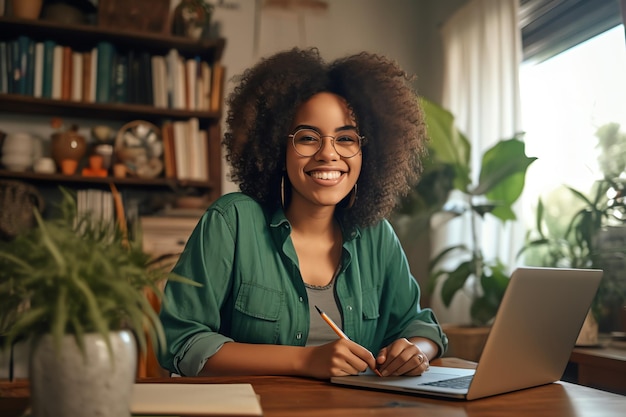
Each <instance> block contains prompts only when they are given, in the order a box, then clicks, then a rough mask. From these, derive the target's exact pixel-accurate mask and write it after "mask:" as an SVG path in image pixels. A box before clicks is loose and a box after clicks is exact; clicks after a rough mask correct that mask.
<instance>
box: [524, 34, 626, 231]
mask: <svg viewBox="0 0 626 417" xmlns="http://www.w3.org/2000/svg"><path fill="white" fill-rule="evenodd" d="M520 81H521V99H522V120H523V128H524V131H525V132H526V136H525V141H526V150H527V154H528V155H531V156H536V157H538V160H537V161H536V162H535V163H534V164H533V165H531V167H530V168H529V171H528V174H527V185H526V188H525V195H524V199H523V201H524V207H523V208H522V213H523V218H524V219H526V222H527V223H529V224H528V225H527V227H532V222H533V221H534V214H535V208H536V202H537V198H538V197H539V196H542V198H545V199H548V200H549V199H550V192H551V191H552V190H554V189H555V188H557V187H559V186H560V185H568V186H571V187H573V188H576V189H579V190H581V191H586V190H589V189H590V187H591V185H592V183H593V181H594V180H597V179H600V178H601V177H602V173H601V171H600V170H599V167H598V162H597V158H598V149H597V144H598V138H597V136H596V133H597V131H598V129H599V128H600V127H601V126H604V125H606V124H608V123H618V124H620V130H621V131H622V132H626V46H625V42H624V26H623V25H619V26H617V27H615V28H613V29H611V30H609V31H607V32H604V33H602V34H600V35H598V36H596V37H594V38H592V39H590V40H588V41H586V42H584V43H582V44H580V45H577V46H575V47H573V48H571V49H568V50H567V51H565V52H563V53H561V54H559V55H557V56H554V57H553V58H551V59H549V60H546V61H544V62H542V63H539V64H536V65H524V66H522V68H521V74H520ZM559 204H567V202H566V201H560V202H559V201H554V198H553V199H552V201H551V207H553V208H556V209H558V205H559Z"/></svg>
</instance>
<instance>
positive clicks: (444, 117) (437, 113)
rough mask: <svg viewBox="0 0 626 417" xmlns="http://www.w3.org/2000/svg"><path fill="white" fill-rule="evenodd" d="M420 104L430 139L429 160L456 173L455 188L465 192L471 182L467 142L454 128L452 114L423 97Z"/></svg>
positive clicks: (469, 148) (468, 144) (469, 146)
mask: <svg viewBox="0 0 626 417" xmlns="http://www.w3.org/2000/svg"><path fill="white" fill-rule="evenodd" d="M420 104H421V106H422V108H423V109H424V114H425V119H426V127H427V129H428V136H429V138H430V140H429V143H428V148H429V151H430V153H431V158H433V160H434V161H435V162H437V163H441V164H448V165H450V166H451V167H452V168H453V169H454V171H455V173H456V175H455V176H454V185H455V187H456V188H457V189H459V190H465V189H466V188H467V186H468V185H469V184H470V182H471V179H470V162H469V161H470V153H471V145H470V143H469V141H468V140H467V138H466V137H465V136H464V135H463V134H462V133H461V132H460V131H459V130H458V129H457V127H456V126H455V124H454V116H453V115H452V113H450V112H449V111H447V110H446V109H444V108H443V107H440V106H439V105H437V104H435V103H433V102H431V101H429V100H427V99H425V98H423V97H421V98H420Z"/></svg>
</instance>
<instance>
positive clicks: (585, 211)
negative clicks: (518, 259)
mask: <svg viewBox="0 0 626 417" xmlns="http://www.w3.org/2000/svg"><path fill="white" fill-rule="evenodd" d="M624 185H625V184H624V183H623V182H620V181H614V180H611V179H608V178H606V179H603V180H599V181H596V183H595V184H594V186H593V187H592V190H591V192H590V195H586V194H584V193H582V192H581V191H578V190H576V189H574V188H571V187H565V190H566V191H568V192H569V193H570V194H569V198H567V197H568V196H563V195H562V193H561V192H560V190H556V191H555V192H554V193H555V198H556V199H559V200H565V201H567V202H568V204H567V206H566V207H561V208H560V209H557V210H556V213H554V214H550V213H548V211H547V210H546V208H547V207H546V204H544V202H543V200H542V199H541V198H539V200H538V203H537V211H536V218H535V220H536V223H535V229H534V230H530V231H528V233H527V237H526V244H525V246H524V247H523V248H522V249H521V251H520V252H519V254H518V256H521V255H523V254H524V255H525V259H526V263H527V264H529V265H537V266H547V267H567V268H597V269H605V268H606V267H610V265H611V262H612V261H613V260H614V259H618V260H619V259H621V260H623V259H624V258H626V246H624V245H623V244H622V245H621V246H620V245H617V246H616V245H612V246H611V247H610V248H607V247H606V246H605V247H601V246H600V244H599V242H598V239H599V238H600V236H601V234H602V233H603V232H604V231H606V230H607V227H610V226H621V227H624V225H625V223H626V218H625V217H624V213H625V212H626V210H625V208H626V201H625V200H624V195H625V193H624V188H625V187H624ZM609 195H612V196H615V198H609V197H608V196H609ZM622 264H623V261H622ZM618 272H619V271H618ZM625 301H626V281H624V277H623V272H621V274H617V275H610V274H608V273H607V271H605V275H604V277H603V279H602V281H601V283H600V287H599V289H598V292H597V294H596V297H595V298H594V301H593V304H592V311H593V313H594V316H595V317H596V319H597V320H598V321H603V320H604V319H606V318H608V317H607V316H608V315H610V314H611V310H612V309H613V308H621V306H622V305H623V304H624V302H625Z"/></svg>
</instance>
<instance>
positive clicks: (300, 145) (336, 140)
mask: <svg viewBox="0 0 626 417" xmlns="http://www.w3.org/2000/svg"><path fill="white" fill-rule="evenodd" d="M290 136H291V138H292V143H293V147H294V148H295V150H296V152H297V153H298V154H299V155H301V156H313V155H315V154H316V153H317V152H318V151H319V150H320V149H321V147H322V144H323V142H324V139H323V138H324V137H329V138H331V143H332V145H333V148H334V149H335V152H337V154H339V155H340V156H342V157H344V158H351V157H353V156H354V155H356V154H357V153H359V150H360V149H361V137H360V136H359V135H358V133H357V132H355V131H352V130H348V131H346V132H341V133H339V134H338V135H337V136H330V135H324V136H321V135H320V134H319V133H317V132H316V131H315V130H311V129H300V130H297V131H296V132H295V133H294V134H293V135H290Z"/></svg>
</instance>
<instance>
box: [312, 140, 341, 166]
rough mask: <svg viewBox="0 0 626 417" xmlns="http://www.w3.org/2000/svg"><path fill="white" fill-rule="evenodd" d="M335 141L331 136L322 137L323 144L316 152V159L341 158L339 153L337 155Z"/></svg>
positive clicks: (331, 159)
mask: <svg viewBox="0 0 626 417" xmlns="http://www.w3.org/2000/svg"><path fill="white" fill-rule="evenodd" d="M333 141H334V139H333V138H332V137H331V136H323V137H322V145H321V146H320V149H319V150H318V151H317V153H316V154H315V157H316V159H321V160H325V161H335V160H337V159H339V155H337V151H336V150H335V146H334V144H333Z"/></svg>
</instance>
